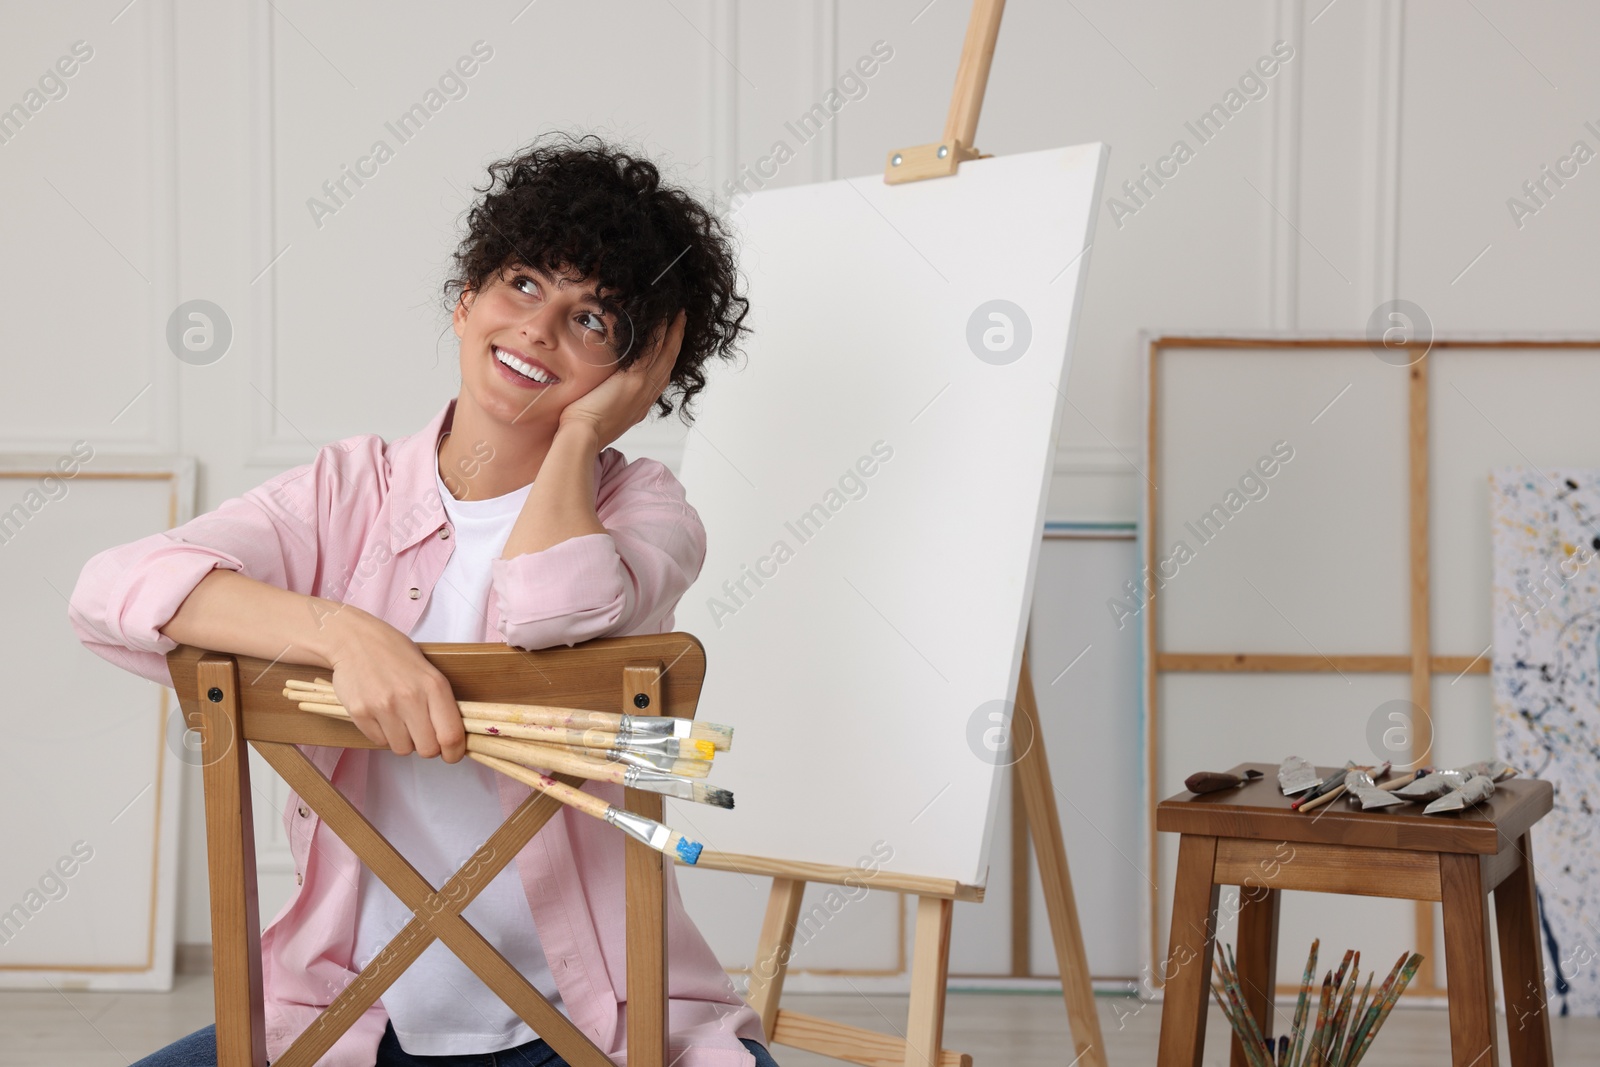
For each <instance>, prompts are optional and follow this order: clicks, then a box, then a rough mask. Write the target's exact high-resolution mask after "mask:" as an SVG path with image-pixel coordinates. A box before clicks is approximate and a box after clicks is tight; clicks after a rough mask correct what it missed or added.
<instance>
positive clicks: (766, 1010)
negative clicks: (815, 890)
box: [745, 878, 806, 1042]
mask: <svg viewBox="0 0 1600 1067" xmlns="http://www.w3.org/2000/svg"><path fill="white" fill-rule="evenodd" d="M805 892H806V884H805V883H804V882H802V881H800V880H799V879H797V878H774V879H773V880H772V893H771V895H770V896H768V897H767V917H766V918H765V919H764V920H762V923H761V939H760V940H759V941H758V942H757V943H756V958H755V961H754V962H753V963H752V964H751V966H750V995H749V996H748V997H747V998H745V999H746V1000H748V1001H749V1002H750V1007H752V1008H753V1009H755V1012H756V1014H757V1015H760V1016H761V1031H762V1033H764V1034H766V1035H767V1041H768V1042H771V1041H772V1032H773V1030H774V1029H775V1028H776V1027H777V1025H778V1001H779V1000H780V999H781V998H782V997H783V978H784V975H785V974H787V973H788V970H789V953H790V952H791V951H793V948H794V925H795V922H796V921H798V920H799V918H800V900H801V898H802V897H804V896H805Z"/></svg>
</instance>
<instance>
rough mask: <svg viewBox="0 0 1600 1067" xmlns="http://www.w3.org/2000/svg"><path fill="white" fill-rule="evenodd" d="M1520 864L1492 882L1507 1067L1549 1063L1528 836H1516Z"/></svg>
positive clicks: (1551, 1056)
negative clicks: (1508, 1055) (1507, 1045)
mask: <svg viewBox="0 0 1600 1067" xmlns="http://www.w3.org/2000/svg"><path fill="white" fill-rule="evenodd" d="M1516 846H1517V851H1518V852H1520V853H1521V854H1522V866H1520V867H1518V868H1517V869H1516V870H1514V871H1512V872H1511V873H1510V874H1509V875H1507V876H1506V879H1505V881H1503V882H1501V883H1500V884H1499V885H1498V886H1496V887H1495V891H1494V920H1495V925H1496V926H1497V927H1498V928H1499V932H1500V983H1501V985H1502V986H1504V987H1505V997H1506V1037H1507V1038H1508V1039H1509V1042H1510V1045H1511V1064H1512V1067H1550V1065H1551V1064H1553V1063H1555V1055H1554V1053H1553V1052H1552V1050H1551V1047H1550V1013H1549V1012H1548V1011H1546V1010H1545V1009H1546V1004H1545V992H1544V965H1543V960H1544V953H1543V951H1542V949H1541V946H1540V941H1539V908H1538V901H1537V898H1536V897H1535V896H1534V892H1533V883H1534V874H1533V839H1532V838H1531V837H1529V836H1528V835H1527V834H1523V835H1522V836H1521V837H1520V838H1518V839H1517V842H1516Z"/></svg>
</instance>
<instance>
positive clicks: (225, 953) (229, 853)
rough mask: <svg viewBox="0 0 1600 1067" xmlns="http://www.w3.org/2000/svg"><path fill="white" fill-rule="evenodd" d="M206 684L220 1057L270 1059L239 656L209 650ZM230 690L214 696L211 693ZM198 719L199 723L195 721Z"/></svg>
mask: <svg viewBox="0 0 1600 1067" xmlns="http://www.w3.org/2000/svg"><path fill="white" fill-rule="evenodd" d="M196 682H197V684H198V685H199V687H200V695H199V698H198V700H199V704H200V717H201V723H200V730H201V735H200V736H201V743H202V748H201V756H202V758H203V759H204V761H205V766H204V768H203V770H202V772H201V773H202V774H203V775H204V777H205V795H206V799H207V801H208V803H207V804H206V862H207V863H208V864H209V865H210V868H211V944H212V954H213V957H214V959H215V965H214V968H213V970H214V974H215V977H214V978H213V985H214V986H215V998H216V1020H217V1024H216V1025H217V1063H219V1064H221V1065H222V1067H247V1065H248V1067H266V1063H267V1024H266V1015H265V1011H266V1008H265V1004H264V1002H263V989H262V982H261V943H260V941H259V939H258V938H256V937H253V936H252V935H254V934H257V933H258V932H259V931H260V930H261V918H260V915H261V913H260V910H259V905H258V904H257V902H256V839H255V832H256V831H255V821H254V818H253V816H252V815H251V806H250V746H249V745H248V744H247V743H246V742H245V740H244V730H243V725H242V724H241V723H240V721H239V686H238V679H237V677H236V673H235V666H234V661H233V660H232V659H221V658H218V657H210V656H208V657H206V658H204V659H202V660H201V661H200V664H199V668H198V670H197V673H196ZM213 689H214V690H216V691H217V692H219V693H220V694H221V696H222V699H221V700H220V701H212V700H210V699H209V698H208V694H209V693H210V692H211V691H212V690H213ZM191 725H194V724H193V723H192V722H191Z"/></svg>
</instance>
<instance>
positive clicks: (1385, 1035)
mask: <svg viewBox="0 0 1600 1067" xmlns="http://www.w3.org/2000/svg"><path fill="white" fill-rule="evenodd" d="M1097 1003H1098V1005H1099V1008H1100V1017H1101V1026H1102V1028H1103V1029H1104V1032H1105V1038H1106V1046H1107V1049H1108V1052H1109V1059H1110V1062H1111V1064H1112V1065H1113V1067H1125V1065H1126V1067H1132V1065H1139V1067H1145V1065H1148V1064H1152V1063H1154V1062H1155V1053H1156V1035H1157V1033H1158V1031H1159V1029H1160V1025H1161V1006H1160V1005H1159V1004H1148V1005H1145V1006H1143V1008H1142V1009H1141V1007H1140V1005H1139V1002H1138V1001H1137V1000H1132V999H1127V998H1123V997H1105V996H1102V997H1100V998H1098V1001H1097ZM784 1005H785V1006H786V1007H789V1008H793V1009H794V1010H795V1011H801V1012H805V1013H807V1014H813V1015H821V1016H824V1017H826V1018H832V1019H838V1020H840V1021H841V1022H849V1023H854V1024H856V1025H858V1026H864V1027H870V1028H872V1029H876V1030H882V1031H885V1032H892V1031H894V1030H895V1029H896V1028H897V1027H899V1026H901V1025H902V1024H903V1022H904V1020H905V1015H906V998H904V997H895V996H870V997H862V996H853V995H852V996H834V995H829V996H817V995H803V994H791V995H789V996H786V997H785V998H784ZM211 1020H212V1005H211V979H210V978H209V977H208V976H200V975H181V976H179V978H178V980H177V987H176V989H175V990H174V991H173V992H172V993H55V992H45V993H16V992H11V993H7V992H0V1067H40V1065H42V1064H50V1065H53V1067H127V1064H129V1063H131V1062H133V1061H135V1060H137V1059H139V1058H141V1057H143V1056H145V1055H147V1054H149V1053H150V1052H152V1051H154V1050H155V1049H157V1048H159V1047H161V1046H162V1045H165V1044H166V1043H168V1042H170V1041H173V1040H176V1039H177V1038H179V1037H182V1036H183V1035H184V1034H187V1033H189V1032H191V1031H193V1030H198V1029H199V1028H200V1027H202V1026H204V1025H206V1024H207V1023H209V1022H211ZM1551 1022H1552V1028H1553V1030H1554V1033H1555V1051H1556V1062H1557V1063H1558V1064H1560V1065H1561V1067H1600V1019H1560V1018H1557V1019H1553V1020H1551ZM1504 1023H1505V1019H1504V1017H1501V1019H1500V1031H1501V1048H1502V1051H1501V1054H1500V1060H1501V1063H1502V1064H1509V1060H1508V1059H1507V1057H1506V1053H1505V1051H1504V1044H1505V1035H1504V1029H1505V1026H1504ZM1119 1024H1120V1025H1119ZM945 1031H946V1040H947V1041H948V1042H949V1044H950V1046H951V1047H952V1048H956V1049H959V1050H960V1051H962V1052H969V1053H971V1054H972V1056H973V1059H974V1061H975V1064H976V1065H977V1067H1035V1065H1036V1067H1067V1065H1068V1064H1070V1063H1071V1062H1072V1051H1071V1045H1070V1043H1068V1041H1067V1037H1066V1035H1067V1024H1066V1008H1065V1006H1064V1004H1063V1002H1062V1000H1061V997H1060V996H1059V995H1045V994H1032V993H952V994H950V997H949V1002H948V1010H947V1014H946V1021H945ZM1227 1041H1228V1029H1227V1023H1226V1022H1224V1021H1223V1020H1222V1018H1221V1016H1220V1015H1218V1014H1217V1013H1216V1010H1215V1008H1213V1010H1212V1018H1211V1023H1210V1024H1209V1026H1208V1027H1207V1034H1206V1060H1205V1062H1206V1063H1207V1064H1208V1065H1216V1067H1226V1064H1227V1053H1228V1046H1227ZM1448 1043H1449V1024H1448V1020H1447V1017H1446V1015H1445V1013H1444V1012H1443V1011H1442V1010H1438V1009H1428V1008H1414V1009H1410V1010H1407V1009H1403V1008H1402V1009H1396V1011H1395V1013H1394V1014H1393V1015H1392V1016H1390V1018H1389V1021H1388V1022H1387V1023H1386V1024H1385V1026H1384V1029H1383V1032H1382V1033H1381V1034H1380V1036H1379V1040H1378V1042H1377V1043H1376V1044H1375V1045H1373V1047H1372V1052H1371V1053H1370V1054H1369V1055H1368V1056H1367V1058H1366V1059H1365V1060H1363V1061H1362V1063H1363V1064H1364V1065H1370V1067H1435V1065H1438V1067H1444V1065H1447V1064H1449V1062H1450V1057H1449V1045H1448ZM773 1052H774V1057H775V1058H776V1059H777V1060H778V1062H779V1063H780V1064H781V1065H782V1067H821V1065H823V1064H836V1063H838V1062H839V1061H837V1060H830V1059H826V1058H824V1057H821V1056H814V1055H811V1054H809V1053H805V1052H799V1051H797V1050H795V1049H788V1048H784V1047H782V1046H779V1047H777V1048H776V1049H774V1050H773Z"/></svg>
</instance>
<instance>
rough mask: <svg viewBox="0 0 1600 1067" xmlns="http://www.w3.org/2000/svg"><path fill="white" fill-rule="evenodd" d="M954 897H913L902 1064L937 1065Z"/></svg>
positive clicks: (941, 1031)
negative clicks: (913, 934)
mask: <svg viewBox="0 0 1600 1067" xmlns="http://www.w3.org/2000/svg"><path fill="white" fill-rule="evenodd" d="M955 907H956V906H955V901H953V900H947V899H945V898H944V897H918V898H917V933H916V940H915V941H914V942H913V945H914V947H913V949H912V953H913V954H912V957H911V1007H910V1011H909V1012H908V1013H907V1015H906V1067H937V1064H938V1062H939V1050H940V1047H941V1042H942V1041H943V1040H944V987H945V978H946V976H947V975H948V974H949V973H950V919H951V917H952V916H953V915H954V914H955Z"/></svg>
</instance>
